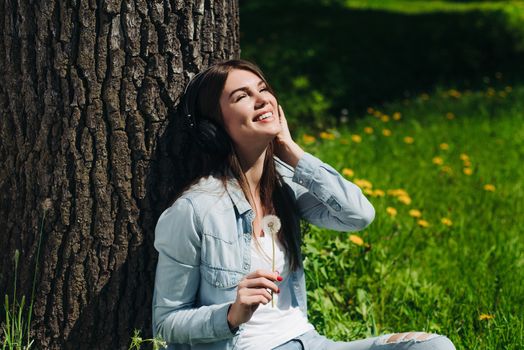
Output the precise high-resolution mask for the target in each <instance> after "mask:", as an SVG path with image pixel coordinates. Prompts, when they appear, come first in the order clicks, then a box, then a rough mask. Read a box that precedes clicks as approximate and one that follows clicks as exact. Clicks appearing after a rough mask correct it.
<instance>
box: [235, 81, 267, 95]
mask: <svg viewBox="0 0 524 350" xmlns="http://www.w3.org/2000/svg"><path fill="white" fill-rule="evenodd" d="M265 84H266V83H265V82H264V81H263V80H260V81H259V82H258V83H257V86H260V85H265ZM238 91H249V88H248V87H247V86H243V87H240V88H238V89H235V90H233V91H231V93H230V94H229V98H231V97H232V96H233V94H234V93H235V92H238Z"/></svg>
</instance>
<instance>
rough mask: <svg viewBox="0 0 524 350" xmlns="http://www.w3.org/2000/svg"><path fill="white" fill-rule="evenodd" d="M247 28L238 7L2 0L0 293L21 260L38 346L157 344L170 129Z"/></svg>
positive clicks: (183, 0)
mask: <svg viewBox="0 0 524 350" xmlns="http://www.w3.org/2000/svg"><path fill="white" fill-rule="evenodd" d="M238 23H239V22H238V2H237V1H236V0H234V1H231V0H217V1H212V0H195V1H191V0H164V1H160V0H154V1H153V0H130V1H119V0H106V1H101V0H90V1H86V0H70V1H65V0H64V1H58V0H48V1H24V0H18V1H17V0H0V28H1V33H0V35H1V37H0V72H1V74H2V76H1V83H0V227H1V231H0V251H1V252H2V254H1V257H0V264H1V265H0V291H2V292H4V291H5V292H4V293H2V295H1V296H2V297H3V296H4V295H3V294H7V293H9V294H10V295H11V296H12V291H13V277H14V271H15V270H14V264H13V255H14V251H15V250H16V249H18V250H19V251H20V261H21V264H20V266H19V268H18V286H17V288H18V291H19V293H18V299H20V298H21V296H22V295H25V296H26V297H29V296H30V294H31V285H32V281H33V276H34V274H35V266H38V271H37V275H36V277H37V284H36V286H37V288H36V298H35V307H34V316H33V322H32V327H31V329H32V338H33V339H35V340H36V348H42V349H73V348H74V349H109V348H117V349H120V348H123V349H124V348H127V346H128V344H129V341H130V336H131V335H132V333H133V329H141V330H142V336H143V337H148V336H151V297H152V291H153V283H154V273H155V271H154V269H155V266H156V258H157V254H156V252H155V250H154V248H153V239H154V227H155V224H156V220H157V218H158V216H159V215H160V213H161V212H162V211H163V210H164V209H165V207H166V205H167V204H168V201H169V198H168V197H167V196H166V188H168V187H169V186H170V184H172V182H173V181H175V179H176V176H173V175H175V174H174V170H173V168H172V166H170V162H169V159H167V156H166V154H165V152H163V151H162V149H163V147H162V142H165V141H163V140H164V138H165V134H166V132H165V131H166V129H167V128H168V124H169V121H170V115H172V113H173V111H174V110H175V108H176V105H177V103H178V100H179V97H180V95H181V93H182V92H183V89H184V87H185V84H186V83H187V82H188V80H189V79H190V77H191V76H192V75H193V74H195V73H197V72H198V71H199V70H201V69H202V68H204V67H206V66H208V65H209V64H211V63H213V62H216V61H219V60H222V59H227V58H237V57H238V55H239V44H238V42H239V31H238ZM167 130H168V129H167ZM45 199H50V200H51V207H50V209H49V210H48V211H47V214H46V220H45V225H44V227H43V231H42V232H43V236H42V237H43V238H42V245H41V253H40V259H39V261H35V260H36V255H37V254H36V253H37V247H38V239H39V232H40V228H39V225H40V224H41V221H42V216H43V209H42V206H41V204H42V202H44V200H45ZM4 317H5V315H4V313H3V312H2V313H1V314H0V322H1V321H3V320H4V319H3V318H4Z"/></svg>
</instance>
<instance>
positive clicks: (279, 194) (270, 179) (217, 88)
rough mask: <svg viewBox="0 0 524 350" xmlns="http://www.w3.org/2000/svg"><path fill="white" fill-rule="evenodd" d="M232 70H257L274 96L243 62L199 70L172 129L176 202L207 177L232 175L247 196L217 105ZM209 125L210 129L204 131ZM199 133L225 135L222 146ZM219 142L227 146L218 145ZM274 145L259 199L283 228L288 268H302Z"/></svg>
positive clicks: (287, 192) (288, 193)
mask: <svg viewBox="0 0 524 350" xmlns="http://www.w3.org/2000/svg"><path fill="white" fill-rule="evenodd" d="M234 69H240V70H246V71H250V72H252V73H254V74H256V75H257V76H258V77H260V79H261V80H262V81H263V82H264V83H265V84H266V87H267V89H268V91H269V92H270V93H271V94H273V95H274V96H275V97H276V95H275V93H274V91H273V89H272V88H271V86H270V85H269V83H268V82H267V80H266V79H265V78H264V75H263V73H262V71H261V70H260V68H259V67H258V66H257V65H255V64H254V63H252V62H249V61H245V60H229V61H224V62H220V63H217V64H215V65H212V66H210V67H209V68H207V69H206V70H204V71H202V72H201V73H199V74H198V75H197V76H196V77H195V78H194V81H192V82H190V84H189V85H188V89H186V92H185V94H184V96H183V97H182V100H181V101H182V103H181V104H180V105H179V109H178V112H177V115H176V119H175V123H176V124H175V128H174V130H175V131H174V133H175V134H176V135H173V137H172V151H171V158H172V160H173V162H174V164H175V168H176V170H177V173H178V176H177V178H178V179H179V181H178V183H177V184H175V188H174V189H173V191H172V193H173V195H174V200H176V199H177V198H178V197H180V195H181V194H182V193H183V192H184V191H186V190H187V189H189V188H190V187H191V186H192V185H194V184H195V183H197V182H198V181H199V180H200V179H201V178H203V177H208V176H210V175H213V176H215V177H218V178H220V179H221V181H222V183H223V184H224V186H225V187H226V186H227V179H228V177H230V176H231V174H232V175H233V177H234V178H235V179H236V180H237V181H238V184H239V185H240V187H241V189H242V191H243V192H244V195H245V196H246V198H251V192H250V191H249V185H248V182H247V179H246V177H245V174H244V172H243V171H242V167H241V166H240V161H239V158H238V156H237V154H236V152H235V150H234V147H233V142H232V140H231V138H230V137H229V135H228V134H227V133H226V131H225V129H224V127H223V116H222V111H221V109H220V103H219V99H220V96H221V94H222V91H223V89H224V85H225V82H226V79H227V77H228V74H229V72H231V71H232V70H234ZM203 123H205V124H206V126H205V128H206V130H205V132H204V133H201V132H198V130H199V129H198V128H200V127H202V126H203ZM208 128H210V129H211V131H209V130H207V129H208ZM195 130H197V132H195ZM203 137H205V138H209V137H211V140H210V141H212V142H214V141H215V139H217V138H220V139H222V138H223V139H224V140H222V141H220V144H221V146H220V147H221V148H223V149H221V150H219V151H218V152H216V150H215V151H213V150H212V149H208V148H206V142H207V141H205V140H202V138H203ZM199 138H200V139H199ZM223 143H225V145H222V144H223ZM222 146H223V147H222ZM273 148H274V145H273V142H271V143H270V144H269V146H268V148H267V151H266V156H265V160H264V170H263V172H262V177H261V179H260V197H261V201H262V205H263V206H264V208H266V210H269V211H270V212H271V213H275V214H276V215H277V216H278V217H279V218H280V220H281V223H282V227H281V229H280V231H279V232H278V238H279V240H280V242H281V243H282V245H283V247H284V249H285V251H286V253H287V256H288V259H289V262H290V269H291V270H292V271H294V270H296V269H297V268H298V267H300V266H302V258H301V254H300V245H301V234H300V222H299V220H298V219H297V217H298V215H296V212H295V211H296V208H295V205H294V201H293V199H292V196H291V189H290V188H289V186H288V185H287V184H286V183H285V182H284V181H283V180H282V177H281V176H280V174H278V172H277V170H276V167H275V160H274V158H273V156H274V151H273Z"/></svg>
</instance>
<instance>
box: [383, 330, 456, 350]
mask: <svg viewBox="0 0 524 350" xmlns="http://www.w3.org/2000/svg"><path fill="white" fill-rule="evenodd" d="M381 340H382V343H383V344H391V343H402V342H411V343H415V344H416V345H415V346H414V347H413V349H415V348H416V349H419V350H425V349H428V350H429V349H438V350H456V349H455V345H453V343H452V342H451V340H449V338H448V337H446V336H443V335H439V334H433V333H425V332H406V333H396V334H390V335H387V336H385V337H383V338H382V339H381Z"/></svg>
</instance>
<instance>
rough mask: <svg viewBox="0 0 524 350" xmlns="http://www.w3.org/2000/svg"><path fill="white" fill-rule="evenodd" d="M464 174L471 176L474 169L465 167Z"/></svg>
mask: <svg viewBox="0 0 524 350" xmlns="http://www.w3.org/2000/svg"><path fill="white" fill-rule="evenodd" d="M463 171H464V174H466V175H468V176H471V174H473V170H471V168H464V170H463Z"/></svg>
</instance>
